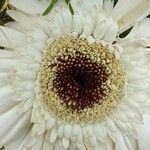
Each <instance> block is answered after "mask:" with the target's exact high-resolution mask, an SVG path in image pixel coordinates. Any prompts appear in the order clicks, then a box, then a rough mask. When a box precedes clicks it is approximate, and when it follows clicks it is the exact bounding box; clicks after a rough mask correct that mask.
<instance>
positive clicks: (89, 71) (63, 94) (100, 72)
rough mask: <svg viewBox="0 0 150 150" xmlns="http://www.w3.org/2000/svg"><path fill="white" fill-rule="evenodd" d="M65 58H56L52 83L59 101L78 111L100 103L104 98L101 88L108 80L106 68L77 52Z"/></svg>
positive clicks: (102, 88) (103, 91)
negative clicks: (55, 69)
mask: <svg viewBox="0 0 150 150" xmlns="http://www.w3.org/2000/svg"><path fill="white" fill-rule="evenodd" d="M65 57H67V59H66V60H64V59H61V58H58V66H57V71H56V78H55V79H54V81H53V88H55V91H56V92H57V94H58V96H59V97H60V99H62V100H63V101H64V103H65V104H66V106H67V107H68V108H69V107H70V108H71V109H73V110H75V109H76V110H78V111H79V110H81V109H84V108H87V107H92V106H93V105H94V104H95V103H99V102H101V101H102V98H103V97H104V96H106V94H105V88H104V87H102V85H103V84H105V82H106V81H107V78H108V73H107V71H106V67H105V66H103V65H101V64H97V63H96V62H93V61H92V60H91V59H90V58H87V56H86V55H84V54H82V53H81V52H78V51H76V52H75V56H68V55H66V56H63V58H65Z"/></svg>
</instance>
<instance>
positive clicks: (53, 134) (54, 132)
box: [50, 127, 57, 143]
mask: <svg viewBox="0 0 150 150" xmlns="http://www.w3.org/2000/svg"><path fill="white" fill-rule="evenodd" d="M56 138H57V130H56V128H55V127H53V129H52V131H51V135H50V143H54V142H55V140H56Z"/></svg>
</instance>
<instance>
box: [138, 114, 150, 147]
mask: <svg viewBox="0 0 150 150" xmlns="http://www.w3.org/2000/svg"><path fill="white" fill-rule="evenodd" d="M149 127H150V116H149V115H144V125H142V126H141V127H140V128H139V129H138V140H139V148H140V150H149V148H150V142H149V137H150V130H149Z"/></svg>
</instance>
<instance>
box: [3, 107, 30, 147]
mask: <svg viewBox="0 0 150 150" xmlns="http://www.w3.org/2000/svg"><path fill="white" fill-rule="evenodd" d="M17 107H18V106H16V107H14V108H13V109H11V110H10V111H8V112H6V113H4V114H3V115H2V116H1V117H0V128H1V129H3V130H2V131H1V133H0V143H2V144H6V143H8V142H10V141H13V140H14V139H17V138H20V136H21V135H22V134H24V132H26V131H27V130H28V127H29V125H30V115H31V114H30V113H31V111H28V112H27V113H26V114H24V115H22V116H21V115H19V114H16V109H17ZM8 122H9V124H8ZM18 131H20V132H18Z"/></svg>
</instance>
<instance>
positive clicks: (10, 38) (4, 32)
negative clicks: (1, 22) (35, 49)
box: [0, 26, 26, 48]
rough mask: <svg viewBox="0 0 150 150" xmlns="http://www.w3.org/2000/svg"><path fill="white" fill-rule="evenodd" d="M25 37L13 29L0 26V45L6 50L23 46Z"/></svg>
mask: <svg viewBox="0 0 150 150" xmlns="http://www.w3.org/2000/svg"><path fill="white" fill-rule="evenodd" d="M25 42H26V37H25V35H24V34H23V33H21V32H18V31H16V30H14V29H10V28H7V27H3V26H0V45H1V46H4V47H8V48H14V47H15V46H21V45H24V44H25Z"/></svg>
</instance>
